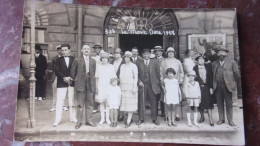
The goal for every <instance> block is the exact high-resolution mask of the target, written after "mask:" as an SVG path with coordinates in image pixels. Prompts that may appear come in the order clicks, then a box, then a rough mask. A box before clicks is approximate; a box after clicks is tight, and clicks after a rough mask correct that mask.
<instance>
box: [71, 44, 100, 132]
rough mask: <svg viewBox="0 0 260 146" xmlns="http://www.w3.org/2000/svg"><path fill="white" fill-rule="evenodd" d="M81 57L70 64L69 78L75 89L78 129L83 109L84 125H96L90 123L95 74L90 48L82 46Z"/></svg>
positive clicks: (94, 62)
mask: <svg viewBox="0 0 260 146" xmlns="http://www.w3.org/2000/svg"><path fill="white" fill-rule="evenodd" d="M81 52H82V53H83V55H82V56H80V57H78V58H76V59H75V60H74V62H73V64H72V68H71V72H70V74H71V77H72V79H73V80H74V81H75V89H76V97H77V98H76V101H77V102H76V103H77V104H76V108H77V120H78V122H77V124H76V126H75V128H76V129H79V128H80V126H81V125H82V122H83V108H84V107H85V118H86V120H85V122H86V125H89V126H93V127H96V126H97V124H96V123H94V122H93V121H92V111H93V106H94V99H93V93H94V92H95V90H96V89H95V87H96V86H95V72H96V61H95V60H94V59H93V58H91V57H90V56H89V55H90V47H89V46H88V45H84V46H83V47H82V49H81Z"/></svg>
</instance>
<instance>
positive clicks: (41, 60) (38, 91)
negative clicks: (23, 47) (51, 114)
mask: <svg viewBox="0 0 260 146" xmlns="http://www.w3.org/2000/svg"><path fill="white" fill-rule="evenodd" d="M35 64H36V68H35V78H36V88H35V98H36V99H37V98H38V100H42V99H45V84H46V69H47V60H46V57H45V56H44V55H42V49H41V46H40V45H35Z"/></svg>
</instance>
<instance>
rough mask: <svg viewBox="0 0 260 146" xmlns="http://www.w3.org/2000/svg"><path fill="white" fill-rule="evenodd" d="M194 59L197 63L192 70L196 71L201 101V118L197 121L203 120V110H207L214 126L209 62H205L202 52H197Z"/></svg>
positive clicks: (210, 121)
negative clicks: (197, 54)
mask: <svg viewBox="0 0 260 146" xmlns="http://www.w3.org/2000/svg"><path fill="white" fill-rule="evenodd" d="M195 60H196V61H198V65H196V66H194V68H193V70H194V71H195V72H196V75H197V77H196V78H195V80H196V81H197V82H199V84H200V90H201V103H200V105H199V110H200V114H201V118H200V120H199V123H202V122H204V110H207V112H208V116H209V123H210V126H214V122H213V119H212V109H213V107H214V106H213V98H212V97H211V94H212V92H213V90H212V86H213V85H212V69H211V64H205V62H206V61H207V58H206V57H205V56H204V55H203V54H199V56H198V57H196V58H195Z"/></svg>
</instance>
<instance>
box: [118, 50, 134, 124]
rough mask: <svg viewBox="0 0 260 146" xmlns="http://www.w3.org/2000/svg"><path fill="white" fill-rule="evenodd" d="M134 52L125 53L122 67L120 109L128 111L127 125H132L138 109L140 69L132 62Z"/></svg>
mask: <svg viewBox="0 0 260 146" xmlns="http://www.w3.org/2000/svg"><path fill="white" fill-rule="evenodd" d="M131 57H132V53H131V52H129V51H126V52H125V54H124V60H125V64H122V66H121V67H120V76H119V79H120V88H121V92H122V100H121V105H120V111H123V112H127V113H128V117H127V121H126V122H125V127H126V128H127V127H129V126H130V125H131V121H132V116H133V112H135V111H137V102H138V98H137V93H138V92H137V81H138V69H137V66H136V65H135V64H134V63H132V62H131V60H130V59H131Z"/></svg>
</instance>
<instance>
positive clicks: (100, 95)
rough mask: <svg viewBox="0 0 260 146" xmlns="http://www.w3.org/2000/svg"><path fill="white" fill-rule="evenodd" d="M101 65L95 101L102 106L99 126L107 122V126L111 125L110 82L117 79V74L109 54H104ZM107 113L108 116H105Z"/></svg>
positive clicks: (97, 74) (96, 75)
mask: <svg viewBox="0 0 260 146" xmlns="http://www.w3.org/2000/svg"><path fill="white" fill-rule="evenodd" d="M100 57H101V58H100V60H101V64H100V65H99V67H98V68H97V70H96V74H95V77H96V96H95V101H96V102H98V103H99V104H100V115H101V120H100V122H99V124H103V123H104V122H105V121H106V122H107V124H111V121H110V120H109V108H108V107H107V93H108V90H107V89H108V87H109V86H110V80H111V79H112V78H114V77H116V72H115V69H114V67H113V65H111V64H109V63H108V58H109V54H108V53H106V52H105V53H102V54H101V55H100ZM105 113H106V116H105Z"/></svg>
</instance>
